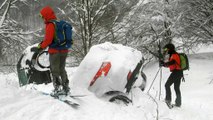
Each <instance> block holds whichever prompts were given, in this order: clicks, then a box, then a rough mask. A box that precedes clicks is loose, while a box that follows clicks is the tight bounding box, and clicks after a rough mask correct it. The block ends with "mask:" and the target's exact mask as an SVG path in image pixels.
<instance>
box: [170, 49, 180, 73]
mask: <svg viewBox="0 0 213 120" xmlns="http://www.w3.org/2000/svg"><path fill="white" fill-rule="evenodd" d="M171 61H175V63H174V64H172V65H169V69H170V71H173V70H181V67H180V57H179V55H178V54H177V53H176V54H172V55H171V57H170V58H169V62H171Z"/></svg>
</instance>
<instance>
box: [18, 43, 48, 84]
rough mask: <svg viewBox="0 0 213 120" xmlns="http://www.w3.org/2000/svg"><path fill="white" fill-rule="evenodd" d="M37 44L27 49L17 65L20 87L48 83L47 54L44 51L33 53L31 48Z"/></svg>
mask: <svg viewBox="0 0 213 120" xmlns="http://www.w3.org/2000/svg"><path fill="white" fill-rule="evenodd" d="M37 45H38V44H34V45H32V46H29V47H27V48H26V49H25V50H24V52H23V53H22V55H21V57H20V59H19V61H18V63H17V72H18V77H19V84H20V86H23V85H26V84H29V83H35V84H42V83H49V82H51V78H50V69H49V57H48V56H49V54H48V52H47V51H46V50H44V51H42V52H40V53H35V52H34V51H32V50H31V48H33V47H36V46H37Z"/></svg>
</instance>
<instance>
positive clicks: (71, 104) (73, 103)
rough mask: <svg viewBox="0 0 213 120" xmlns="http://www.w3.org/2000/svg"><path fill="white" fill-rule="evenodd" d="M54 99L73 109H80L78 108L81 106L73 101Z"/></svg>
mask: <svg viewBox="0 0 213 120" xmlns="http://www.w3.org/2000/svg"><path fill="white" fill-rule="evenodd" d="M51 97H52V96H51ZM53 98H55V99H58V100H59V101H61V102H63V103H65V104H67V105H69V106H70V107H72V108H78V107H79V106H80V105H79V104H78V103H76V102H73V101H71V100H67V99H61V98H60V97H53Z"/></svg>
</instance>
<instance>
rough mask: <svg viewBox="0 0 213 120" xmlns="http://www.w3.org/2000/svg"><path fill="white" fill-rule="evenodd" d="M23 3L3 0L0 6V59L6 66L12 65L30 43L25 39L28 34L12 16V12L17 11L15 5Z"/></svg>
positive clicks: (15, 0)
mask: <svg viewBox="0 0 213 120" xmlns="http://www.w3.org/2000/svg"><path fill="white" fill-rule="evenodd" d="M23 2H25V1H18V0H4V1H3V2H2V3H1V5H0V46H1V47H0V56H1V57H0V58H1V60H3V61H4V62H8V63H7V64H12V63H13V64H14V63H15V62H16V61H17V59H18V58H19V57H18V56H19V54H20V51H22V50H23V48H24V47H25V46H27V45H28V44H29V42H30V41H29V40H27V39H26V37H27V35H29V34H30V33H29V32H27V31H24V28H23V27H22V25H21V24H20V23H19V22H17V20H15V19H14V18H15V17H13V15H12V10H16V11H17V10H18V6H16V5H17V4H19V3H23Z"/></svg>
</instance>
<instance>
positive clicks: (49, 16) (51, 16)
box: [40, 6, 68, 54]
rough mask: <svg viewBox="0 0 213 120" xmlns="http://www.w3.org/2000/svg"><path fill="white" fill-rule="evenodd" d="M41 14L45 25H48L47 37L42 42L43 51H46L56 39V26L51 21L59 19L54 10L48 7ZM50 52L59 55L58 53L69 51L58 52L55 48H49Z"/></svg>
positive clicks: (46, 29)
mask: <svg viewBox="0 0 213 120" xmlns="http://www.w3.org/2000/svg"><path fill="white" fill-rule="evenodd" d="M40 14H41V16H42V18H43V19H44V23H45V25H46V27H45V37H44V40H43V41H42V43H41V44H40V46H41V48H42V49H45V48H46V47H48V46H49V45H50V44H51V43H52V41H53V38H54V34H55V26H54V24H53V23H51V22H49V21H50V20H55V19H57V18H56V16H55V13H54V11H53V10H52V8H50V7H48V6H47V7H44V8H43V9H42V10H41V11H40ZM48 52H49V53H50V54H53V53H58V52H62V53H65V52H68V50H67V49H65V50H57V49H55V48H49V49H48Z"/></svg>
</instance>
